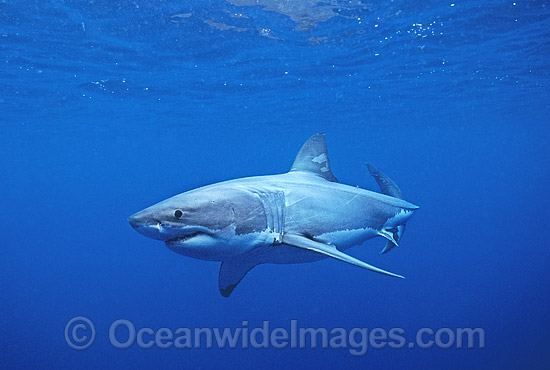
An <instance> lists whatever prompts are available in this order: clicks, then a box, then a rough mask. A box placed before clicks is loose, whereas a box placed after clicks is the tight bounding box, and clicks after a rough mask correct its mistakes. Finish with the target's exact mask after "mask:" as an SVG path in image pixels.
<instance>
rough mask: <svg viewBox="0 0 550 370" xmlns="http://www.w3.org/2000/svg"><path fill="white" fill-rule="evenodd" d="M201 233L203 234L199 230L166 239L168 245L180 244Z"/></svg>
mask: <svg viewBox="0 0 550 370" xmlns="http://www.w3.org/2000/svg"><path fill="white" fill-rule="evenodd" d="M199 234H201V233H200V232H199V231H197V232H195V233H192V234H187V235H182V236H178V237H177V238H174V239H169V240H166V241H165V243H166V245H180V244H183V243H185V242H186V241H188V240H191V239H193V238H194V237H195V236H197V235H199Z"/></svg>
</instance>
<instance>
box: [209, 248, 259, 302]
mask: <svg viewBox="0 0 550 370" xmlns="http://www.w3.org/2000/svg"><path fill="white" fill-rule="evenodd" d="M259 264H260V262H258V261H257V260H256V259H249V258H246V257H242V258H239V259H233V260H228V261H224V262H222V264H221V266H220V275H219V281H218V283H219V289H220V293H221V294H222V296H224V297H229V296H230V295H231V293H232V292H233V290H234V289H235V288H236V287H237V285H238V284H239V283H240V282H241V280H242V279H243V278H244V277H245V275H246V274H247V273H248V271H250V270H252V269H253V268H254V267H255V266H257V265H259Z"/></svg>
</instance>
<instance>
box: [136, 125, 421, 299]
mask: <svg viewBox="0 0 550 370" xmlns="http://www.w3.org/2000/svg"><path fill="white" fill-rule="evenodd" d="M367 167H368V169H369V171H370V173H371V175H373V177H374V178H375V180H376V181H377V183H378V184H379V186H380V188H381V190H382V192H383V194H379V193H375V192H372V191H368V190H364V189H360V188H357V187H352V186H348V185H343V184H340V183H338V182H337V180H336V178H335V177H334V175H333V173H332V171H331V170H330V166H329V159H328V153H327V149H326V142H325V137H324V134H317V135H314V136H312V137H311V138H310V139H309V140H308V141H307V142H306V143H305V144H304V145H303V146H302V149H301V150H300V152H299V153H298V156H297V157H296V160H295V161H294V164H293V166H292V169H291V170H290V172H288V173H285V174H280V175H271V176H257V177H247V178H241V179H236V180H230V181H225V182H221V183H216V184H212V185H208V186H205V187H201V188H197V189H194V190H191V191H188V192H185V193H182V194H179V195H176V196H174V197H172V198H169V199H167V200H164V201H162V202H160V203H157V204H155V205H153V206H151V207H149V208H146V209H144V210H143V211H140V212H138V213H136V214H134V215H132V216H130V217H129V218H128V221H129V223H130V224H131V225H132V227H134V229H136V231H138V232H140V233H141V234H143V235H145V236H148V237H150V238H153V239H157V240H161V241H164V242H165V244H166V246H167V247H168V248H169V249H170V250H172V251H174V252H177V253H179V254H182V255H185V256H189V257H193V258H198V259H204V260H211V261H220V262H222V263H221V267H220V273H219V290H220V293H221V294H222V295H223V296H225V297H228V296H229V295H230V294H231V292H232V291H233V290H234V289H235V287H236V286H237V284H238V283H239V282H240V281H241V280H242V278H243V277H244V276H245V275H246V273H247V272H248V271H250V270H251V269H252V268H253V267H255V266H257V265H259V264H262V263H273V264H292V263H304V262H314V261H318V260H320V259H323V258H327V257H332V258H335V259H337V260H340V261H344V262H347V263H350V264H353V265H356V266H359V267H362V268H364V269H367V270H371V271H374V272H378V273H381V274H385V275H390V276H394V277H400V278H402V276H401V275H397V274H393V273H391V272H388V271H385V270H382V269H379V268H377V267H374V266H372V265H369V264H367V263H365V262H362V261H360V260H357V259H355V258H353V257H351V256H349V255H347V254H345V253H343V251H345V250H346V249H348V248H350V247H352V246H354V245H359V244H362V243H363V242H364V241H366V240H368V239H371V238H374V237H377V236H382V237H384V238H385V239H387V244H386V246H385V248H384V249H383V250H382V253H385V252H388V251H389V250H391V249H392V248H393V247H394V246H396V245H397V244H398V242H399V240H400V238H401V236H402V235H403V232H404V230H405V224H406V222H407V220H408V219H409V218H410V216H411V215H412V214H413V212H414V211H415V210H416V209H418V207H417V206H415V205H413V204H411V203H409V202H406V201H404V200H402V199H401V198H402V195H401V190H400V189H399V188H398V187H397V185H396V184H395V183H394V182H393V181H392V180H391V179H390V178H389V177H387V176H386V175H385V174H383V173H382V172H380V171H378V170H377V169H376V168H374V167H373V166H371V165H367Z"/></svg>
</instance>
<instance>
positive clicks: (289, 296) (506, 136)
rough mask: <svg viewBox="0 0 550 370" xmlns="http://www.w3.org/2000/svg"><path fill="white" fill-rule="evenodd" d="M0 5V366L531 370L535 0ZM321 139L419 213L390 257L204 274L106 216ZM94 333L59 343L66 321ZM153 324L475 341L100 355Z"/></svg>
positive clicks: (535, 325)
mask: <svg viewBox="0 0 550 370" xmlns="http://www.w3.org/2000/svg"><path fill="white" fill-rule="evenodd" d="M251 3H253V2H252V1H248V2H247V1H245V0H232V1H229V2H227V1H195V2H184V1H142V0H135V1H120V0H112V1H106V0H98V1H93V0H90V1H73V0H65V1H53V0H40V1H38V0H36V1H28V0H18V1H10V0H3V1H0V65H1V67H0V112H1V113H0V148H1V149H0V151H1V154H2V155H1V156H0V173H1V176H0V190H1V194H2V198H1V199H2V202H1V208H0V214H1V219H0V220H1V221H0V232H1V235H2V238H1V240H2V242H1V246H2V258H0V287H1V290H2V294H1V296H2V297H1V299H0V313H1V315H0V348H1V350H0V364H2V365H1V367H2V368H5V369H18V368H28V369H37V368H54V369H98V368H103V369H107V368H109V369H110V368H113V369H120V368H143V369H152V368H197V369H214V368H216V369H220V368H227V369H249V368H282V367H284V368H319V369H320V368H326V369H329V368H334V369H348V368H349V369H351V368H380V369H441V368H452V369H464V368H469V369H488V368H495V369H549V368H550V354H549V352H548V348H549V345H550V339H549V333H550V317H549V315H548V306H549V303H550V285H549V279H548V273H547V271H548V261H549V260H550V248H549V245H550V244H549V242H548V236H547V235H546V234H547V230H548V216H549V213H548V209H549V208H550V197H549V196H548V185H549V184H550V182H549V181H550V166H549V164H550V146H549V143H550V127H549V123H550V120H549V118H548V117H550V62H549V61H550V3H549V2H546V1H521V0H519V1H517V2H513V1H511V0H510V1H487V0H484V1H481V2H479V1H469V0H465V1H456V3H453V2H452V1H443V2H441V1H421V2H414V1H413V2H410V1H402V0H395V1H382V2H375V3H373V4H371V3H367V2H365V1H363V0H358V1H356V2H348V1H334V2H331V3H329V2H327V3H317V2H316V1H312V0H309V1H304V2H300V1H298V0H291V1H289V2H286V1H285V2H282V1H280V2H278V1H277V0H271V1H266V0H261V1H260V3H261V4H263V5H265V6H267V8H262V7H261V6H251V5H250V4H251ZM317 132H325V133H326V137H327V142H328V149H329V155H330V158H331V166H332V169H333V172H334V173H335V175H336V177H338V179H339V181H340V182H342V183H345V184H350V185H353V186H355V185H360V186H362V187H366V188H368V189H372V190H377V186H376V184H375V182H374V181H373V180H372V179H370V178H369V176H368V172H367V171H366V169H365V168H364V162H366V161H368V162H370V163H373V164H374V165H376V166H377V167H379V168H380V169H382V170H383V171H384V172H386V173H387V174H389V175H390V176H391V177H392V178H393V179H394V180H395V181H396V182H397V183H398V184H399V185H400V187H401V189H402V190H403V193H404V194H405V198H406V199H407V200H409V201H411V202H413V203H415V204H418V205H419V206H420V207H421V208H420V210H419V211H417V212H416V214H415V215H414V217H413V218H412V219H411V221H410V222H409V223H408V225H407V232H406V233H405V235H404V237H403V239H402V241H401V243H400V244H401V245H400V247H399V248H395V249H394V250H392V251H391V252H390V253H388V254H385V255H382V256H379V255H378V251H379V250H380V249H382V247H383V245H384V243H385V242H384V241H383V240H382V239H381V238H380V239H375V240H370V241H368V242H366V243H365V244H363V245H362V246H357V247H354V248H352V249H351V250H349V252H350V253H351V254H353V255H354V256H356V257H358V258H360V259H362V260H365V261H367V262H369V263H372V264H374V265H376V266H380V267H382V268H386V269H388V270H390V271H393V272H397V273H400V274H403V275H405V276H406V277H407V279H406V280H404V281H400V280H397V279H392V278H389V277H385V276H380V275H377V274H373V273H369V272H366V271H364V270H361V269H358V268H355V267H352V266H350V265H346V264H344V263H341V262H337V261H335V260H324V261H321V262H317V263H311V264H302V265H262V266H259V267H257V268H255V269H254V270H253V271H251V272H250V273H249V275H248V276H247V277H246V278H245V279H244V280H243V281H242V282H241V284H240V285H239V286H238V287H237V289H236V290H235V292H234V293H233V295H232V296H231V297H230V298H223V297H221V295H220V294H219V292H218V288H217V282H218V269H219V266H218V263H214V262H205V261H199V260H194V259H190V258H186V257H183V256H180V255H177V254H175V253H173V252H170V251H169V250H168V249H167V248H165V247H164V245H163V244H162V243H159V242H157V241H154V240H151V239H147V238H144V237H143V236H141V235H139V234H138V233H136V232H135V231H134V230H132V229H131V228H130V226H129V225H128V224H127V222H126V218H127V217H128V216H129V215H130V214H132V213H134V212H136V211H139V210H140V209H143V208H145V207H146V206H149V205H151V204H153V203H156V202H157V201H160V200H163V199H165V198H167V197H169V196H172V195H175V194H177V193H180V192H182V191H185V190H189V189H192V188H195V187H198V186H201V185H206V184H209V183H213V182H217V181H222V180H227V179H232V178H238V177H243V176H250V175H262V174H273V173H282V172H286V171H287V170H288V169H289V168H290V166H291V164H292V161H293V159H294V156H295V155H296V153H297V151H298V149H299V148H300V146H301V145H302V143H303V142H304V141H305V140H306V139H307V138H308V137H309V136H311V135H313V134H315V133H317ZM79 315H82V316H86V317H88V318H89V319H90V320H92V321H93V323H94V324H95V327H96V330H97V336H96V339H95V342H94V343H93V345H92V346H91V347H90V348H88V349H86V350H83V351H78V350H74V349H71V348H70V347H69V346H68V344H67V343H66V341H65V337H64V328H65V325H66V323H67V322H68V320H69V319H71V318H72V317H74V316H79ZM120 318H124V319H127V320H130V321H132V322H133V323H134V325H135V326H136V327H137V328H138V329H139V328H142V327H151V328H154V329H155V330H156V329H158V328H160V327H167V328H170V329H172V330H175V329H176V328H179V327H188V328H197V327H199V328H200V327H206V328H215V327H218V328H224V327H229V328H237V327H241V326H242V321H248V322H249V326H250V327H251V328H253V327H260V326H261V325H262V322H263V320H269V321H270V325H271V327H277V326H280V327H287V328H288V327H289V323H290V320H298V322H299V325H300V326H301V327H314V328H320V327H326V328H329V329H330V328H335V327H342V328H345V329H347V330H350V329H352V328H354V327H359V328H377V327H379V328H383V329H385V330H389V329H390V328H394V327H400V328H403V329H405V330H406V332H407V335H406V337H407V340H410V339H414V336H415V333H416V331H417V330H419V329H420V328H426V327H429V328H434V329H438V328H445V327H446V328H452V329H455V328H463V327H468V328H483V330H484V331H485V333H486V348H484V349H479V348H473V349H467V348H461V349H460V348H456V347H453V348H449V349H442V348H431V349H420V348H414V349H408V348H404V349H392V348H389V347H386V348H384V349H369V351H368V352H367V353H366V354H365V355H363V356H353V355H351V354H350V352H349V351H348V350H347V349H330V348H329V349H322V348H317V349H309V348H306V349H293V348H285V349H275V348H270V349H252V348H248V349H243V348H237V349H229V348H226V349H217V348H214V349H206V348H204V347H203V348H197V349H186V350H181V349H175V348H170V349H165V350H163V349H159V348H153V349H148V350H146V349H141V348H139V347H138V346H136V345H134V346H132V347H131V348H130V349H128V350H121V349H117V348H114V347H113V346H112V345H111V344H110V342H109V336H108V330H109V327H110V325H111V324H112V323H113V322H114V321H115V320H117V319H120Z"/></svg>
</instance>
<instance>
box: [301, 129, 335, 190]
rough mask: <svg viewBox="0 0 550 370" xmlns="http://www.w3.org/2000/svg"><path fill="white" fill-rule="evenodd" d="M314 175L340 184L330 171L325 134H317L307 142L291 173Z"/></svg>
mask: <svg viewBox="0 0 550 370" xmlns="http://www.w3.org/2000/svg"><path fill="white" fill-rule="evenodd" d="M293 171H302V172H309V173H313V174H315V175H317V176H320V177H322V178H324V179H326V180H328V181H332V182H338V180H336V177H334V174H333V173H332V171H331V170H330V165H329V160H328V153H327V143H326V141H325V134H324V133H319V134H315V135H313V136H312V137H310V138H309V139H308V141H306V142H305V144H304V145H303V146H302V149H300V152H299V153H298V155H297V156H296V159H295V160H294V163H293V164H292V168H291V169H290V172H293Z"/></svg>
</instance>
